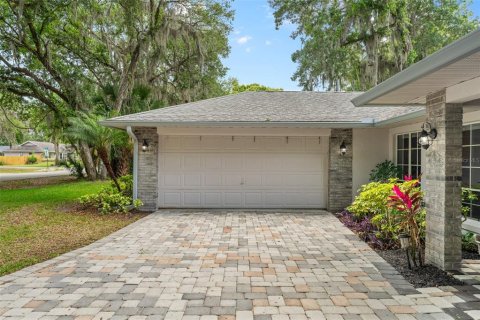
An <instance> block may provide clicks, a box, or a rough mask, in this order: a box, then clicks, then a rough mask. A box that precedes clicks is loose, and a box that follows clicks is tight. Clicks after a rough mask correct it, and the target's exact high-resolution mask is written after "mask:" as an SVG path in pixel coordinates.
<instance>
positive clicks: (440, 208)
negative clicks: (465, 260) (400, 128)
mask: <svg viewBox="0 0 480 320" xmlns="http://www.w3.org/2000/svg"><path fill="white" fill-rule="evenodd" d="M445 95H446V93H445V90H441V91H439V92H436V93H433V94H431V95H429V96H427V103H426V109H427V110H426V111H427V121H429V122H430V123H431V124H432V127H433V128H436V130H437V132H438V135H437V138H436V139H435V140H434V141H433V143H432V145H431V146H430V147H429V148H428V150H427V151H426V166H425V173H424V179H423V181H424V190H425V204H426V208H427V218H426V224H427V226H426V246H425V259H426V262H427V263H430V264H433V265H435V266H437V267H439V268H441V269H443V270H457V269H458V268H459V267H460V264H461V261H462V255H461V224H462V222H461V221H462V220H461V212H462V210H461V190H462V189H461V182H462V113H463V109H462V105H461V104H448V103H446V102H445V101H446V99H445V98H446V97H445Z"/></svg>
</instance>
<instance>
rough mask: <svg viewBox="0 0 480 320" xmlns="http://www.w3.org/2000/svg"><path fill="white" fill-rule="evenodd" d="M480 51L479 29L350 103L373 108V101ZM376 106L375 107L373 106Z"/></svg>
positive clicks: (400, 103) (393, 104)
mask: <svg viewBox="0 0 480 320" xmlns="http://www.w3.org/2000/svg"><path fill="white" fill-rule="evenodd" d="M477 51H480V29H477V30H475V31H472V32H471V33H469V34H467V35H466V36H464V37H463V38H461V39H459V40H457V41H455V42H453V43H451V44H450V45H448V46H446V47H444V48H443V49H441V50H439V51H437V52H435V53H433V54H431V55H430V56H428V57H426V58H425V59H423V60H421V61H419V62H417V63H415V64H414V65H412V66H410V67H408V68H407V69H405V70H403V71H402V72H400V73H397V74H396V75H394V76H393V77H391V78H389V79H387V80H385V81H383V82H382V83H380V84H379V85H377V86H375V87H373V88H372V89H370V90H368V91H367V92H365V93H363V94H361V95H359V96H358V97H355V98H353V99H352V103H353V104H354V105H355V106H356V107H362V106H370V105H371V106H374V105H375V104H374V103H371V101H372V100H375V99H377V98H379V97H381V96H383V95H385V94H387V93H389V92H391V91H393V90H395V89H398V88H400V87H402V86H404V85H406V84H409V83H411V82H413V81H415V80H418V79H420V78H421V77H423V76H425V75H428V74H430V73H432V72H435V71H437V70H439V69H441V68H443V67H445V66H447V65H449V64H452V63H454V62H456V61H459V60H461V59H463V58H465V57H468V56H470V55H472V54H473V53H475V52H477ZM405 104H406V103H405V102H404V101H401V102H398V103H395V102H393V103H391V104H390V103H389V104H388V105H389V106H396V105H405ZM409 105H411V104H409ZM375 106H377V105H375Z"/></svg>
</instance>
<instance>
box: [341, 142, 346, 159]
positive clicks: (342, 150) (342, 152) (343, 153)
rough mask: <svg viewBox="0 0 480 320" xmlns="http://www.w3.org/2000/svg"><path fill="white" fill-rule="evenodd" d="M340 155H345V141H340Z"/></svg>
mask: <svg viewBox="0 0 480 320" xmlns="http://www.w3.org/2000/svg"><path fill="white" fill-rule="evenodd" d="M340 153H341V154H342V156H344V155H345V153H347V146H346V145H345V141H342V144H341V145H340Z"/></svg>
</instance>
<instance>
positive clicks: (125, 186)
mask: <svg viewBox="0 0 480 320" xmlns="http://www.w3.org/2000/svg"><path fill="white" fill-rule="evenodd" d="M118 184H119V185H120V189H122V194H123V195H125V196H127V197H131V196H132V194H133V176H132V175H131V174H127V175H125V176H123V177H120V178H118ZM110 185H111V187H112V188H116V186H115V183H113V181H112V182H111V183H110Z"/></svg>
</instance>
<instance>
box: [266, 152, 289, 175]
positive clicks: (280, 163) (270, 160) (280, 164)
mask: <svg viewBox="0 0 480 320" xmlns="http://www.w3.org/2000/svg"><path fill="white" fill-rule="evenodd" d="M284 167H285V165H284V159H282V157H279V156H271V155H270V156H265V157H264V159H263V161H262V168H263V171H266V172H271V171H277V172H281V171H282V170H283V168H284Z"/></svg>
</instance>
